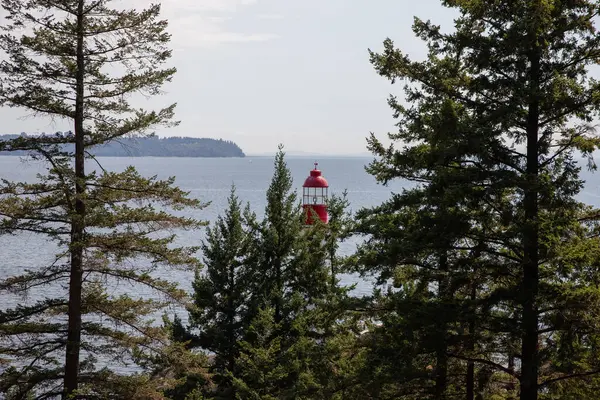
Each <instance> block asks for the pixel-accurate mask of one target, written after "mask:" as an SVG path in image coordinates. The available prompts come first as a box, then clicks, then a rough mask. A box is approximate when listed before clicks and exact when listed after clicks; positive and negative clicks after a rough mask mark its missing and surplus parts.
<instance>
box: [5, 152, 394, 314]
mask: <svg viewBox="0 0 600 400" xmlns="http://www.w3.org/2000/svg"><path fill="white" fill-rule="evenodd" d="M99 161H100V163H101V164H102V166H103V167H104V168H105V169H107V170H112V171H120V170H123V169H124V168H125V167H127V166H129V165H134V166H135V167H136V168H137V169H138V171H139V172H140V173H141V174H142V175H144V176H154V175H157V176H158V177H159V178H167V177H170V176H175V177H176V184H177V185H179V186H180V187H181V188H183V189H184V190H186V191H189V192H190V193H191V196H193V197H196V198H198V199H200V200H202V201H203V202H210V205H209V206H208V207H206V208H205V209H203V210H200V211H194V212H193V213H192V214H190V215H189V216H191V217H194V218H197V219H201V220H205V221H209V222H213V221H214V220H215V219H216V218H217V216H218V215H220V214H222V213H223V212H224V210H225V208H226V206H227V197H228V195H229V191H230V189H231V185H232V184H234V185H235V186H236V190H237V193H238V196H239V197H240V199H241V200H242V201H243V202H244V203H246V202H248V203H250V206H251V208H252V209H253V210H254V211H256V212H257V214H259V215H262V214H263V210H264V208H265V196H266V190H267V188H268V186H269V183H270V181H271V177H272V174H273V168H274V167H273V161H274V159H273V158H272V157H247V158H230V159H227V158H223V159H209V158H120V157H112V158H111V157H106V158H100V159H99ZM314 161H315V160H314V159H312V158H307V157H288V158H287V163H288V167H289V169H290V171H291V172H292V175H293V179H294V187H295V188H296V190H297V191H299V192H300V191H301V190H302V189H301V187H302V183H303V182H304V179H305V178H306V177H307V176H308V174H309V171H310V170H311V169H312V168H313V163H314ZM317 161H318V162H319V168H320V169H321V170H322V171H323V175H324V176H325V177H326V178H327V179H328V181H329V185H330V193H337V194H341V193H342V192H343V191H344V190H347V192H348V199H349V201H350V204H351V209H353V210H358V209H359V208H362V207H368V206H373V205H377V204H380V203H381V202H382V201H384V200H386V199H387V198H389V197H390V195H391V192H392V191H400V190H401V188H402V185H401V184H400V183H399V182H398V183H395V184H392V185H390V186H388V187H386V186H382V185H380V184H377V182H376V181H375V179H374V178H373V177H372V176H370V175H368V174H367V173H366V172H365V170H364V167H365V165H366V164H368V163H369V162H370V159H369V158H341V157H337V158H334V157H330V158H320V159H318V160H317ZM90 167H92V165H90ZM44 171H45V164H44V163H42V162H38V161H32V160H28V159H22V158H20V157H8V156H3V157H0V178H3V179H7V180H10V181H29V182H32V181H35V180H36V179H37V178H36V175H37V174H38V173H43V172H44ZM203 237H204V230H200V231H194V232H180V233H179V236H178V239H177V242H178V243H180V244H182V245H192V246H196V245H198V244H199V243H200V241H201V240H202V238H203ZM356 244H357V241H356V240H350V241H348V242H346V243H344V244H343V245H342V247H341V249H340V251H341V252H342V253H344V254H349V253H351V252H353V251H354V249H355V248H356ZM57 250H58V249H57V248H56V247H55V246H54V244H53V243H51V242H48V240H47V239H46V238H45V237H43V236H40V235H36V234H32V233H22V234H19V235H16V236H8V235H4V236H1V235H0V259H1V260H2V267H1V268H0V277H6V276H10V275H14V274H17V273H20V272H22V271H23V270H24V269H38V268H40V267H42V266H44V265H48V263H49V262H51V260H52V259H53V257H54V255H55V254H56V252H57ZM160 275H164V276H162V277H163V278H167V279H170V280H175V281H177V282H179V283H180V284H181V286H182V287H183V288H184V289H186V290H188V291H191V280H192V276H191V274H190V273H188V272H182V271H163V272H162V273H160ZM341 279H342V282H344V283H354V282H358V287H357V292H360V293H364V292H367V291H370V285H368V284H367V283H366V282H363V281H360V280H357V278H356V277H353V276H342V277H341ZM114 290H115V292H114V293H115V294H116V293H117V292H122V291H127V292H131V290H137V291H140V292H139V294H141V295H145V294H148V295H149V293H144V292H143V289H141V288H135V287H127V288H125V287H121V288H118V287H116V288H114ZM59 293H60V294H64V295H65V296H66V287H64V286H62V285H60V286H57V285H52V286H50V287H40V288H38V289H37V290H36V291H35V292H34V293H33V294H32V295H31V297H29V298H28V299H23V298H20V297H16V296H7V295H4V296H3V299H2V300H3V301H2V303H3V305H4V307H7V306H13V305H15V304H16V303H23V302H29V301H33V300H35V299H39V298H43V297H46V296H50V297H54V296H56V295H57V294H59ZM4 307H3V308H4Z"/></svg>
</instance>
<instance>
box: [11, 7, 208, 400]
mask: <svg viewBox="0 0 600 400" xmlns="http://www.w3.org/2000/svg"><path fill="white" fill-rule="evenodd" d="M1 4H2V7H3V10H4V11H5V13H6V14H7V16H8V17H7V24H6V25H5V26H3V27H2V29H3V32H4V33H3V34H2V35H1V36H0V48H1V49H2V50H3V51H4V52H5V53H6V59H5V60H4V61H2V63H0V71H1V72H2V78H1V82H0V83H1V85H0V101H1V102H2V104H3V105H6V106H9V107H18V108H22V109H25V110H28V111H31V112H33V113H35V114H36V115H40V116H46V117H52V118H57V119H64V120H66V121H68V122H69V123H72V124H73V132H67V133H58V134H56V135H54V136H42V137H20V138H18V139H15V140H10V141H5V142H2V144H1V146H0V147H1V148H2V150H26V151H29V152H30V154H31V156H32V157H35V158H38V159H42V160H44V161H46V162H47V165H48V172H47V173H46V174H45V175H43V176H40V177H39V179H38V181H37V182H27V183H14V182H6V181H4V182H3V183H2V186H1V187H0V193H1V194H2V198H1V200H0V210H1V214H2V216H3V219H2V222H1V223H2V228H1V230H2V231H3V232H8V233H17V234H18V233H19V232H32V233H36V234H40V235H45V236H47V237H48V238H49V239H51V240H55V241H56V243H57V244H58V246H59V247H60V248H61V252H60V253H59V254H57V256H56V260H55V262H54V263H52V265H47V266H40V268H39V269H36V270H32V271H23V273H22V274H20V275H18V276H14V277H11V278H8V279H6V280H4V281H2V282H0V288H1V289H2V290H4V291H12V292H16V293H21V294H26V293H28V292H31V290H32V289H35V288H37V287H39V286H43V285H57V286H58V285H65V284H66V285H67V286H66V287H67V291H66V293H62V292H61V291H58V292H57V293H56V297H54V298H47V299H40V300H39V301H38V302H36V303H32V304H27V305H23V306H18V307H16V308H14V309H9V310H6V309H5V310H2V312H1V313H0V326H1V329H2V336H1V342H2V352H3V353H4V354H7V355H9V356H10V357H12V358H14V359H15V363H14V365H13V366H12V367H11V368H9V369H6V370H5V371H4V372H3V374H2V380H1V382H2V384H1V386H0V389H1V390H2V391H3V392H5V393H10V396H11V397H12V398H22V397H24V396H34V397H35V398H47V397H51V396H59V395H62V396H63V398H67V397H68V396H74V395H76V394H80V395H82V396H88V397H89V398H92V397H95V396H97V397H101V398H106V397H110V396H117V395H120V396H123V397H126V398H135V397H136V396H137V397H142V398H148V397H149V396H150V393H151V392H152V391H154V392H155V393H157V392H156V390H159V389H160V387H161V386H165V385H167V382H168V381H170V378H168V377H162V378H160V377H156V378H157V379H154V380H149V379H147V377H145V376H144V375H133V376H129V377H121V376H119V375H118V374H117V373H116V372H115V371H114V370H112V369H110V368H109V369H99V368H98V367H97V365H96V364H97V362H96V361H97V360H98V359H99V358H101V359H102V361H105V362H109V363H111V362H112V361H117V360H121V361H125V362H128V361H133V362H138V363H139V364H140V365H144V364H145V363H146V362H147V360H150V359H153V358H156V357H157V354H158V353H160V352H161V349H167V347H165V346H167V345H168V338H167V336H166V332H165V331H164V329H161V328H159V327H157V326H156V325H155V324H153V323H152V321H151V318H153V317H155V316H156V312H157V311H158V310H160V308H162V307H164V306H165V305H167V304H171V302H172V301H179V302H183V301H184V298H185V294H184V293H183V292H182V291H181V290H179V289H177V287H176V285H175V284H173V283H171V282H168V281H165V280H162V279H158V278H156V277H155V276H153V271H155V270H156V269H157V268H165V267H166V268H170V267H183V268H195V267H196V266H197V261H196V260H195V258H194V257H193V254H194V252H195V250H196V249H194V248H180V247H174V246H172V244H173V240H174V238H175V235H173V234H164V232H165V230H171V229H195V228H198V227H200V226H202V225H203V224H202V223H201V222H199V221H196V220H193V219H189V218H184V217H177V216H174V215H171V214H170V212H169V210H173V209H174V210H182V209H186V208H201V207H202V204H200V202H198V201H197V200H193V199H190V198H189V197H188V194H187V193H185V192H183V191H181V190H180V189H178V188H176V187H175V186H173V183H174V179H168V180H158V179H156V178H155V177H154V178H149V179H148V178H144V177H142V176H140V175H139V174H138V173H137V172H136V171H135V170H134V169H133V168H128V169H126V170H125V171H123V172H120V173H116V172H107V171H104V170H103V169H102V168H101V166H99V167H100V168H99V169H98V171H89V170H87V169H86V167H88V164H86V159H88V160H91V159H93V158H92V157H91V156H90V153H89V150H90V149H91V148H92V147H93V146H95V145H100V144H103V143H106V142H108V141H110V140H115V139H118V138H120V137H124V136H126V135H128V134H132V133H142V134H143V133H146V132H148V131H149V130H151V129H153V128H154V127H157V126H169V125H172V124H173V122H171V121H170V120H171V118H172V116H173V111H174V105H171V106H168V107H166V108H164V109H162V110H160V111H158V112H155V111H144V110H141V109H137V108H135V107H134V106H133V105H132V104H131V103H130V97H131V96H132V95H134V94H135V93H140V92H141V93H146V94H149V95H155V94H159V93H160V88H161V86H162V85H163V84H164V83H165V82H168V81H170V79H171V77H172V75H173V74H174V73H175V69H173V68H164V69H161V66H162V65H163V64H164V63H165V62H166V61H167V60H168V58H169V57H170V55H171V51H170V50H169V49H168V48H167V47H166V45H167V44H168V41H169V35H168V34H167V33H166V31H165V29H166V21H161V20H159V19H158V17H159V13H160V7H159V6H158V5H152V6H150V7H149V8H148V9H146V10H142V11H135V10H120V9H112V8H110V7H109V4H110V0H98V1H89V0H58V1H52V2H48V1H42V0H27V1H15V0H3V1H2V2H1ZM17 35H18V36H17ZM108 66H113V67H119V68H113V69H110V72H109V69H107V67H108ZM115 71H118V72H115ZM93 160H94V161H95V162H97V160H95V159H93ZM161 232H163V234H161ZM119 281H121V282H129V283H132V284H134V285H142V286H145V287H146V288H148V289H150V290H152V291H154V292H155V293H156V294H158V295H159V296H158V297H157V296H153V297H152V298H135V297H134V296H130V295H128V294H125V293H123V294H120V295H110V294H108V293H107V291H106V288H107V287H108V286H111V285H114V284H116V283H117V282H119ZM58 287H60V286H58ZM157 352H158V353H157ZM164 354H165V357H166V352H165V353H164ZM61 359H64V363H63V362H62V361H61ZM173 359H175V358H173ZM159 378H160V379H159ZM36 396H37V397H36ZM144 396H146V397H144Z"/></svg>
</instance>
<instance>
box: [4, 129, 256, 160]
mask: <svg viewBox="0 0 600 400" xmlns="http://www.w3.org/2000/svg"><path fill="white" fill-rule="evenodd" d="M70 134H71V133H70V132H57V133H54V134H51V135H45V134H44V135H45V136H67V135H70ZM19 136H23V137H35V135H26V134H25V135H23V134H22V135H0V140H4V141H6V140H11V139H15V138H17V137H19ZM64 149H65V150H68V149H69V145H68V144H65V145H64ZM90 153H91V154H93V155H96V156H104V157H245V154H244V152H243V151H242V149H241V148H240V147H239V146H238V145H237V144H235V143H234V142H232V141H229V140H223V139H211V138H194V137H177V136H176V137H164V138H159V137H158V136H157V135H154V134H153V135H147V136H139V137H126V138H121V139H119V141H118V143H117V142H109V143H102V144H98V145H96V146H94V147H92V148H91V149H90ZM24 154H26V151H23V150H17V151H0V155H3V156H10V155H19V156H22V155H24Z"/></svg>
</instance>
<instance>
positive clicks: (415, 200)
mask: <svg viewBox="0 0 600 400" xmlns="http://www.w3.org/2000/svg"><path fill="white" fill-rule="evenodd" d="M111 3H112V2H111V1H110V0H52V1H48V0H29V1H16V0H2V1H1V2H0V5H1V6H2V8H3V10H4V12H5V13H6V15H7V16H8V17H7V18H5V21H4V23H5V24H4V26H3V29H5V34H3V35H0V52H2V53H3V61H2V62H0V82H1V85H0V105H2V106H6V107H18V108H22V109H24V110H27V111H29V112H34V113H36V114H42V115H46V116H51V117H53V118H62V119H64V120H66V121H68V122H69V123H70V124H72V125H73V131H72V132H70V133H68V134H64V133H61V134H57V135H44V136H26V135H21V136H18V137H13V138H4V139H3V140H0V151H3V152H11V153H12V152H14V153H15V154H17V153H18V152H23V153H27V154H28V155H30V156H31V157H34V158H36V159H39V160H42V161H43V162H44V163H43V165H45V168H46V169H45V171H44V172H43V173H41V174H39V175H38V177H37V179H38V180H37V181H36V182H12V181H9V180H6V179H2V180H0V234H1V235H20V234H27V235H39V236H41V237H43V238H45V239H46V240H48V241H52V242H53V243H55V244H56V246H57V248H58V250H57V252H56V254H55V255H54V259H53V260H52V261H51V262H49V263H47V264H43V263H41V262H40V264H39V265H37V266H35V267H31V268H27V269H26V268H18V269H14V268H13V270H15V271H16V272H15V275H14V276H6V277H4V276H3V277H2V279H0V295H1V296H13V295H19V296H21V297H20V299H22V300H23V301H22V303H20V304H18V305H15V306H12V307H8V306H3V307H2V308H0V394H2V395H3V396H4V397H5V398H6V399H7V400H46V399H62V400H67V399H89V400H92V399H93V400H96V399H111V400H117V399H118V400H159V399H160V400H166V399H172V400H217V399H218V400H226V399H227V400H233V399H236V400H291V399H301V400H313V399H314V400H324V399H328V400H329V399H332V400H364V399H378V400H455V399H464V400H517V399H519V400H594V399H597V398H598V391H599V390H600V210H598V209H596V208H595V207H593V206H591V205H589V204H585V203H583V202H581V201H580V200H578V194H579V193H580V191H581V190H582V187H583V181H582V179H581V176H580V173H581V168H582V166H581V165H580V164H579V163H578V162H577V160H581V158H583V159H585V160H587V161H588V164H587V168H589V169H590V171H595V170H596V164H595V161H594V159H593V154H594V153H595V152H596V151H597V150H598V149H599V148H600V136H599V135H598V134H597V132H596V130H595V126H594V124H595V123H596V122H597V121H598V119H599V118H600V81H598V80H597V79H594V78H593V73H594V72H597V71H598V64H600V35H599V34H598V16H599V15H600V3H598V2H597V1H592V0H572V1H563V0H546V1H542V0H497V1H487V0H472V1H471V0H469V1H466V0H464V1H463V0H456V1H442V2H441V4H442V5H444V6H445V7H448V8H451V9H453V10H454V11H458V13H457V14H458V16H457V17H456V19H455V20H454V29H453V30H450V29H446V28H447V27H444V29H442V27H440V26H437V25H435V24H434V22H430V21H424V20H421V19H419V18H415V19H414V24H413V31H414V33H415V35H416V36H417V37H418V38H420V39H421V40H422V41H423V42H424V44H425V45H426V48H427V57H426V58H425V59H423V60H421V61H416V60H414V59H412V58H411V57H410V56H409V55H407V54H406V53H405V52H403V51H402V49H400V48H398V47H397V46H396V45H395V44H394V42H393V41H392V40H391V39H386V40H385V41H384V42H383V46H382V48H381V49H380V50H378V51H372V50H370V51H369V56H370V62H371V65H372V66H373V68H374V70H375V72H376V73H377V74H379V75H380V76H381V77H382V78H384V79H386V80H389V81H390V83H391V84H392V85H396V84H397V83H402V86H401V87H398V86H393V90H394V91H396V92H397V93H395V94H394V95H391V96H390V98H389V99H388V101H387V104H388V106H389V107H390V108H391V114H392V116H393V117H394V119H395V121H396V130H395V132H392V133H390V134H389V135H388V138H387V140H386V141H384V140H382V139H381V138H378V137H377V135H375V134H374V133H373V134H371V135H370V136H369V137H368V150H369V151H370V152H371V153H372V154H373V156H374V157H373V161H372V162H371V163H370V164H369V165H367V166H366V168H367V171H368V172H369V174H371V175H372V176H373V178H374V179H375V180H376V181H377V182H379V183H381V184H383V185H385V184H387V183H389V182H391V181H394V180H403V181H408V182H410V183H411V185H410V186H407V187H406V188H405V189H404V190H402V191H400V192H399V193H390V197H389V199H388V200H387V201H384V202H383V203H382V204H380V205H377V206H374V207H370V208H364V209H360V210H356V211H355V212H351V211H350V204H348V201H347V199H346V197H345V195H342V196H332V197H331V198H330V199H329V200H328V210H329V223H327V224H323V223H315V224H314V225H307V224H306V214H305V212H304V211H303V209H302V206H301V204H300V201H299V199H298V196H297V193H296V190H295V186H294V185H295V184H294V182H292V180H291V173H290V171H289V168H288V166H287V164H286V162H285V153H284V151H283V146H280V148H279V151H278V153H277V155H276V157H275V160H274V166H273V167H274V168H273V169H274V170H273V175H272V179H271V184H270V185H269V188H268V189H267V191H266V192H265V198H266V207H265V209H264V216H262V217H258V215H257V210H253V209H252V207H251V205H249V204H242V203H241V202H240V201H239V199H238V197H237V195H236V189H235V187H232V189H231V193H230V196H229V199H228V208H227V210H226V211H225V212H224V213H223V215H221V216H220V217H219V218H218V219H217V221H216V222H215V223H214V224H212V225H210V226H208V227H207V225H208V224H207V222H206V221H204V220H202V219H201V218H202V217H201V216H202V213H203V212H204V210H205V209H206V207H208V206H210V205H208V204H205V203H204V202H203V201H202V199H198V198H194V197H193V196H192V194H191V193H188V192H186V191H184V190H182V189H181V188H179V187H178V186H177V184H176V177H171V178H168V179H158V178H157V177H156V176H154V177H145V176H142V175H141V174H140V173H139V172H138V171H137V170H136V169H135V168H134V167H127V168H125V169H124V170H122V171H107V170H105V169H103V168H94V171H93V172H90V171H89V170H88V169H87V165H89V164H88V163H86V161H87V160H89V159H93V160H95V161H96V163H97V164H98V165H99V166H100V167H102V160H101V159H96V157H95V154H94V149H97V148H101V147H102V146H112V144H111V143H116V145H118V143H119V142H120V141H122V140H127V139H126V138H127V137H129V136H131V135H142V136H143V135H144V134H145V133H147V132H151V131H154V130H155V129H157V128H158V127H160V128H166V127H171V126H173V125H176V124H177V122H175V121H174V116H175V104H165V105H164V106H163V107H162V108H160V109H158V110H143V109H139V108H137V107H134V105H133V104H131V102H132V100H131V98H130V97H129V96H128V94H130V93H132V92H141V93H150V94H152V95H158V94H160V93H161V88H162V87H163V85H164V84H166V83H168V82H170V81H171V79H172V77H173V76H174V75H175V73H176V69H175V68H173V67H170V66H168V64H167V61H168V60H169V58H170V57H171V50H170V47H169V46H170V35H169V34H168V31H167V25H168V21H165V20H162V19H161V9H160V6H159V5H149V6H148V8H147V9H144V10H135V9H131V10H123V9H122V8H121V7H117V6H115V8H111V7H110V5H111ZM39 11H42V12H41V13H39ZM23 27H25V28H26V29H22V28H23ZM7 32H8V33H7ZM17 34H18V36H14V35H17ZM365 62H367V60H365ZM109 65H119V66H120V68H106V67H107V66H109ZM382 103H384V101H382ZM382 106H385V104H382ZM143 140H150V141H152V140H159V139H156V138H148V139H143ZM160 140H163V139H160ZM169 140H171V139H169ZM174 140H175V142H177V140H176V139H174ZM184 142H185V141H184ZM389 143H391V144H389ZM231 145H232V146H233V144H231ZM296 184H298V183H296ZM190 215H194V216H199V217H198V218H192V217H189V216H190ZM203 229H206V232H207V235H206V239H205V240H200V239H199V240H198V243H191V244H189V243H188V244H189V245H186V246H180V245H178V244H177V243H178V242H177V240H176V239H177V234H178V232H181V231H182V230H186V231H192V232H199V231H200V230H203ZM350 238H352V239H353V240H357V241H358V242H360V244H359V245H358V246H357V248H356V251H355V252H354V253H353V254H350V255H344V256H342V255H341V254H340V253H339V251H338V249H339V246H340V244H341V243H342V242H344V241H345V240H348V239H350ZM12 250H13V249H10V248H4V249H1V250H0V259H2V258H4V260H3V261H6V262H10V259H11V258H10V252H11V251H12ZM30 251H31V257H32V259H35V252H36V251H38V249H35V248H34V249H31V250H30ZM171 271H177V272H178V273H185V274H187V276H188V277H189V280H190V281H191V282H193V284H192V290H191V292H189V293H188V292H186V291H185V290H182V289H181V287H180V286H179V285H178V284H177V283H176V282H174V281H173V280H171V279H170V277H171V274H170V273H169V272H171ZM340 274H355V276H358V277H361V278H364V279H370V281H371V282H373V284H374V289H373V292H372V293H371V294H369V295H366V296H362V295H357V294H355V293H353V291H352V289H353V287H352V286H350V287H346V286H344V285H341V284H340V280H339V276H340ZM52 285H55V286H58V287H60V288H61V289H60V290H56V291H46V292H44V291H42V289H47V288H48V287H50V286H52ZM126 285H133V286H135V287H136V288H139V289H140V291H139V292H142V291H143V292H144V293H145V295H144V296H141V295H140V296H136V295H135V293H139V292H137V291H130V290H124V291H123V290H122V291H117V290H115V288H118V287H123V286H126ZM39 293H43V296H42V297H40V298H36V299H35V300H31V297H32V296H31V295H32V294H39ZM174 307H179V308H183V309H184V310H185V311H186V312H187V314H188V316H189V319H188V322H186V323H183V322H182V320H181V319H180V318H178V317H175V316H174V312H173V308H174ZM157 315H162V317H163V318H162V320H160V319H159V320H157ZM100 359H102V361H103V363H100V362H99V360H100ZM123 365H126V366H128V367H133V368H134V372H131V373H124V372H123V370H122V369H120V367H121V366H123Z"/></svg>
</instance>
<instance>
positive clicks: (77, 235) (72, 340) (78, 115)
mask: <svg viewBox="0 0 600 400" xmlns="http://www.w3.org/2000/svg"><path fill="white" fill-rule="evenodd" d="M83 5H84V0H79V3H78V6H77V75H76V98H75V215H74V216H73V218H72V222H71V247H70V252H71V273H70V279H69V310H68V313H69V314H68V317H69V322H68V333H67V346H66V356H65V378H64V395H63V398H68V397H69V395H71V394H72V393H73V392H75V391H76V390H77V387H78V378H79V353H80V349H81V287H82V278H83V239H84V230H85V200H84V195H85V148H84V131H83V117H84V114H83V96H84V76H85V75H84V67H85V64H84V52H83V51H84V49H83V33H84V32H83Z"/></svg>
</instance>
